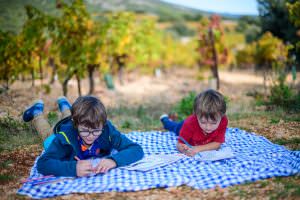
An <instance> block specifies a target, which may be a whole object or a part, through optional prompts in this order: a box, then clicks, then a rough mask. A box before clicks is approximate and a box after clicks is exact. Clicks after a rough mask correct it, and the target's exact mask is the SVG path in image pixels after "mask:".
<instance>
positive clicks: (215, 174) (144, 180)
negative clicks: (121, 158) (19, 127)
mask: <svg viewBox="0 0 300 200" xmlns="http://www.w3.org/2000/svg"><path fill="white" fill-rule="evenodd" d="M127 136H128V138H130V139H131V140H133V141H135V142H137V143H139V144H141V145H142V147H143V149H144V152H145V154H146V155H147V154H155V153H165V154H172V153H177V150H176V147H175V146H176V136H175V134H174V133H172V132H163V133H162V132H157V131H151V132H132V133H128V134H127ZM223 146H224V147H225V146H227V147H230V148H231V149H232V150H233V152H234V154H235V156H236V157H235V158H232V159H227V160H219V161H206V162H203V161H197V160H195V159H193V158H183V159H181V160H179V161H177V162H175V163H172V164H170V165H167V166H163V167H159V168H156V169H153V170H150V171H147V172H139V171H128V170H125V169H118V168H117V169H113V170H111V171H109V172H108V173H106V174H99V175H96V176H91V177H83V178H76V179H73V180H70V179H68V180H64V181H60V182H56V183H52V184H45V185H36V186H32V185H30V184H24V185H23V186H22V188H21V189H19V191H18V194H23V195H28V196H30V197H32V198H46V197H54V196H59V195H65V194H70V193H95V192H109V191H118V192H126V191H138V190H146V189H150V188H158V187H162V188H165V187H173V186H180V185H183V184H186V185H188V186H190V187H193V188H196V189H207V188H213V187H216V186H219V187H227V186H230V185H235V184H241V183H245V182H249V181H256V180H259V179H265V178H270V177H274V176H290V175H295V174H300V151H289V150H287V149H286V148H285V147H283V146H280V145H276V144H273V143H271V142H270V141H269V140H267V139H266V138H264V137H262V136H258V135H255V134H253V133H247V132H246V131H243V130H240V129H237V128H228V129H227V131H226V142H225V143H224V144H223ZM38 176H40V174H38V172H37V169H36V163H35V164H34V166H33V168H32V170H31V173H30V178H33V177H38Z"/></svg>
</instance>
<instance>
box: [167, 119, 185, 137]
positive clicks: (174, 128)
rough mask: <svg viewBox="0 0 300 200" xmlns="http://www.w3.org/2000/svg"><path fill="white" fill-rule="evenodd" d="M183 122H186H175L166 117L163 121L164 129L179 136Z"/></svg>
mask: <svg viewBox="0 0 300 200" xmlns="http://www.w3.org/2000/svg"><path fill="white" fill-rule="evenodd" d="M183 122H184V120H183V121H181V122H175V121H172V120H170V119H169V118H168V117H164V118H162V119H161V123H162V124H163V126H164V128H165V129H167V130H168V131H171V132H174V133H176V135H177V136H178V135H179V133H180V130H181V127H182V125H183Z"/></svg>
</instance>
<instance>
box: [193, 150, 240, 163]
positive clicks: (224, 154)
mask: <svg viewBox="0 0 300 200" xmlns="http://www.w3.org/2000/svg"><path fill="white" fill-rule="evenodd" d="M233 157H235V155H234V153H233V151H232V150H231V148H230V147H224V148H221V149H219V150H212V151H203V152H199V153H197V154H196V155H195V156H194V158H195V159H196V160H200V161H215V160H223V159H228V158H233Z"/></svg>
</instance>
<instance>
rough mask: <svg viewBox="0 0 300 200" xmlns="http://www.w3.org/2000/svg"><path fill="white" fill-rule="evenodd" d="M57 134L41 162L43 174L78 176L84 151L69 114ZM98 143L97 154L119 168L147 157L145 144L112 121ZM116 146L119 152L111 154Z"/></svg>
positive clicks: (39, 167) (55, 129)
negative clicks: (144, 148) (126, 133)
mask: <svg viewBox="0 0 300 200" xmlns="http://www.w3.org/2000/svg"><path fill="white" fill-rule="evenodd" d="M54 133H56V137H55V138H54V140H53V141H52V143H51V145H50V146H49V148H48V149H46V151H45V153H44V154H42V156H41V157H40V158H39V160H38V161H37V170H38V172H39V173H41V174H43V175H55V176H76V162H77V161H76V160H75V159H74V156H77V155H78V154H79V151H80V145H79V143H78V139H77V137H78V130H77V129H76V128H75V127H74V125H73V122H72V120H71V118H70V117H69V118H66V119H63V120H62V121H60V122H59V123H58V124H57V125H56V126H55V127H54ZM95 142H97V143H98V144H99V146H100V147H101V150H100V154H99V155H98V156H97V157H106V158H110V159H112V160H114V161H115V162H116V164H117V167H121V166H124V165H128V164H131V163H133V162H136V161H138V160H140V159H141V158H142V157H143V156H144V152H143V149H142V148H141V146H140V145H138V144H136V143H134V142H132V141H131V140H129V139H128V138H127V137H126V136H125V135H123V134H121V133H120V132H119V131H118V130H117V129H116V128H115V127H114V126H113V125H112V124H111V122H109V121H107V122H106V124H105V125H104V128H103V131H102V134H101V135H100V136H99V138H97V140H95ZM95 142H94V143H95ZM112 149H115V150H117V151H118V153H116V154H113V155H110V153H111V151H112Z"/></svg>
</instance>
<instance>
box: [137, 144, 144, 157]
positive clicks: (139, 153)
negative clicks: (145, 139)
mask: <svg viewBox="0 0 300 200" xmlns="http://www.w3.org/2000/svg"><path fill="white" fill-rule="evenodd" d="M136 155H137V158H138V159H139V160H140V159H142V158H143V157H144V150H143V148H142V147H141V146H140V145H138V146H137V149H136Z"/></svg>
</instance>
